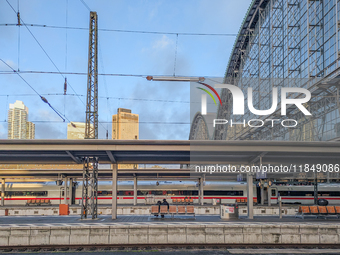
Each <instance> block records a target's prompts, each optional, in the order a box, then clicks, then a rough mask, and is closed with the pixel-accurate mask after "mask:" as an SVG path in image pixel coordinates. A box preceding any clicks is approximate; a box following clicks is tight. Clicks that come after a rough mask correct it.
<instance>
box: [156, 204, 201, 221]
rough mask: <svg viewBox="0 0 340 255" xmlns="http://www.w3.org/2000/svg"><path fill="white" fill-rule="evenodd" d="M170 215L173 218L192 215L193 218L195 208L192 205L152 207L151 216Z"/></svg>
mask: <svg viewBox="0 0 340 255" xmlns="http://www.w3.org/2000/svg"><path fill="white" fill-rule="evenodd" d="M167 214H168V215H171V217H172V218H173V217H174V216H175V215H192V216H194V218H195V208H194V206H193V205H186V206H185V205H170V206H169V208H168V206H167V205H161V206H158V205H152V206H151V215H155V216H158V215H167Z"/></svg>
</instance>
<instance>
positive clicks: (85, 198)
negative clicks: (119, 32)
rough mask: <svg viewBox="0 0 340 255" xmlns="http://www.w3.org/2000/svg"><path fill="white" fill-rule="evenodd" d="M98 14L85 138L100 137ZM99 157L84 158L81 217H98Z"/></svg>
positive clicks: (92, 34)
mask: <svg viewBox="0 0 340 255" xmlns="http://www.w3.org/2000/svg"><path fill="white" fill-rule="evenodd" d="M97 22H98V16H97V12H90V26H89V56H88V71H87V98H86V125H85V139H98V23H97ZM97 195H98V157H85V158H83V187H82V203H81V204H82V210H81V218H82V219H84V218H85V219H86V218H87V215H88V213H89V214H91V216H92V219H96V218H97V207H98V205H97Z"/></svg>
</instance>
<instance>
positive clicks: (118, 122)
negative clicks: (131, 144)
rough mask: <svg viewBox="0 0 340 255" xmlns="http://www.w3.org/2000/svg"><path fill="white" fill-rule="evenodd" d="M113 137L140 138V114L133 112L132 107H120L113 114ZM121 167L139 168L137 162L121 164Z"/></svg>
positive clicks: (124, 138) (123, 138)
mask: <svg viewBox="0 0 340 255" xmlns="http://www.w3.org/2000/svg"><path fill="white" fill-rule="evenodd" d="M112 139H117V140H118V139H119V140H135V139H139V115H138V114H134V113H131V110H130V109H124V108H118V110H117V114H115V115H113V116H112ZM118 168H119V169H132V168H137V165H136V164H119V165H118Z"/></svg>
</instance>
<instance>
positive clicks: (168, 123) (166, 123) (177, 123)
mask: <svg viewBox="0 0 340 255" xmlns="http://www.w3.org/2000/svg"><path fill="white" fill-rule="evenodd" d="M0 122H6V121H0ZM33 122H34V123H46V124H48V123H61V124H62V123H63V124H64V123H65V122H64V121H58V120H33ZM72 122H73V123H76V122H81V121H72ZM99 123H107V121H100V122H99ZM108 123H111V122H108ZM117 123H131V122H129V121H119V122H117ZM138 124H158V125H190V124H191V123H190V122H163V121H139V122H138Z"/></svg>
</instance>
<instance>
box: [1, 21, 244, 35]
mask: <svg viewBox="0 0 340 255" xmlns="http://www.w3.org/2000/svg"><path fill="white" fill-rule="evenodd" d="M15 25H16V24H13V23H5V24H0V26H15ZM26 25H27V26H31V27H42V28H53V29H72V30H89V28H86V27H71V26H67V27H64V26H54V25H41V24H26ZM98 31H102V32H116V33H134V34H158V35H179V36H231V37H236V36H238V34H235V33H192V32H166V31H146V30H126V29H111V28H98ZM247 35H248V34H247ZM248 36H249V35H248Z"/></svg>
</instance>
